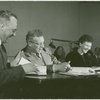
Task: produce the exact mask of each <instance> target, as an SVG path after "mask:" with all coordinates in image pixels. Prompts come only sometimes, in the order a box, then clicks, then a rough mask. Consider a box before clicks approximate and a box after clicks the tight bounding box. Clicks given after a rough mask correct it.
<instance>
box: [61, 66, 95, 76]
mask: <svg viewBox="0 0 100 100" xmlns="http://www.w3.org/2000/svg"><path fill="white" fill-rule="evenodd" d="M89 69H90V68H89V67H72V70H69V71H68V72H60V74H64V75H75V76H78V75H84V76H85V75H94V74H95V73H91V72H89Z"/></svg>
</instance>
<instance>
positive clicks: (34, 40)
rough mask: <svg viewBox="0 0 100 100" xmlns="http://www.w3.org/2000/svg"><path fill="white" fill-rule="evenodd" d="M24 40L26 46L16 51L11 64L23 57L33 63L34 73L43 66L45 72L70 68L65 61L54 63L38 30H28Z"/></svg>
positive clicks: (37, 72)
mask: <svg viewBox="0 0 100 100" xmlns="http://www.w3.org/2000/svg"><path fill="white" fill-rule="evenodd" d="M26 42H27V45H26V47H25V48H23V49H22V50H21V51H20V52H19V53H18V55H17V56H16V58H15V59H14V61H13V62H12V63H11V65H13V66H16V65H17V64H18V63H19V61H20V59H21V57H23V58H25V59H27V60H29V61H30V62H32V63H33V64H34V68H36V69H34V72H35V73H36V74H39V73H40V71H39V70H42V69H43V66H44V68H45V66H46V69H47V72H57V71H65V70H66V69H70V65H69V64H68V63H66V62H64V63H59V62H57V61H56V64H54V62H55V61H53V60H54V59H52V57H51V54H50V53H49V52H48V51H46V49H45V47H44V37H43V34H42V32H41V31H40V30H32V31H29V32H28V34H27V35H26Z"/></svg>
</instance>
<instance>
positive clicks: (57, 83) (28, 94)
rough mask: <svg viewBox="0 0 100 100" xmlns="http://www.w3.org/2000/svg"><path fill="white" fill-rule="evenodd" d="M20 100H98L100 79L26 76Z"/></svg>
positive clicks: (92, 77)
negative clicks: (21, 99)
mask: <svg viewBox="0 0 100 100" xmlns="http://www.w3.org/2000/svg"><path fill="white" fill-rule="evenodd" d="M21 96H22V97H21V98H25V99H26V98H27V99H35V98H37V99H79V98H80V99H96V98H100V77H99V75H91V76H85V77H84V76H78V77H76V76H67V75H60V74H58V73H50V74H48V75H47V76H36V75H34V76H31V75H29V76H28V75H27V76H26V77H25V79H24V81H23V83H22V94H21Z"/></svg>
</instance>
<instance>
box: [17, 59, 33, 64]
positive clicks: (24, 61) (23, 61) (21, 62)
mask: <svg viewBox="0 0 100 100" xmlns="http://www.w3.org/2000/svg"><path fill="white" fill-rule="evenodd" d="M29 63H31V62H30V61H28V60H27V59H25V58H23V57H21V59H20V61H19V63H18V64H19V65H24V64H29Z"/></svg>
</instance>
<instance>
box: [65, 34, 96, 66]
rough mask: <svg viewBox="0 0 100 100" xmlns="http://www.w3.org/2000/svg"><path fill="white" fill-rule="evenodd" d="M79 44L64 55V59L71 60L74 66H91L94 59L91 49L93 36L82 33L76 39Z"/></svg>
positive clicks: (93, 64)
mask: <svg viewBox="0 0 100 100" xmlns="http://www.w3.org/2000/svg"><path fill="white" fill-rule="evenodd" d="M78 43H79V46H78V47H77V48H75V49H73V51H71V52H69V53H68V54H67V56H66V61H71V63H70V64H71V66H74V67H92V66H95V65H96V64H95V59H94V57H93V53H92V51H91V47H92V43H93V38H92V37H91V36H90V35H87V34H85V35H82V36H81V37H80V38H79V40H78Z"/></svg>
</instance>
